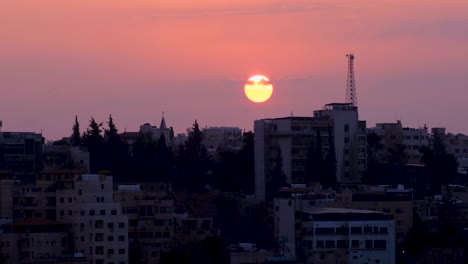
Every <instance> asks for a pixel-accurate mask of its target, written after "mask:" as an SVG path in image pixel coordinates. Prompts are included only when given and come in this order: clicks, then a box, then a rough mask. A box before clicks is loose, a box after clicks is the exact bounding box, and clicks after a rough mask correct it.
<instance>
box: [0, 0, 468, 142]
mask: <svg viewBox="0 0 468 264" xmlns="http://www.w3.org/2000/svg"><path fill="white" fill-rule="evenodd" d="M466 14H468V2H467V1H465V0H461V1H454V0H453V1H443V2H442V1H439V0H437V1H433V0H430V1H419V0H413V1H411V0H405V1H397V0H388V1H387V0H382V1H373V0H369V1H363V0H362V1H349V0H341V1H331V0H322V1H313V0H288V1H284V0H283V1H276V0H257V1H255V0H237V1H230V0H198V1H192V0H158V1H154V0H120V1H118V0H101V1H95V0H68V1H58V0H41V1H35V0H30V1H24V0H3V1H2V2H1V3H0V40H1V41H0V89H1V95H0V120H3V123H4V127H3V131H35V132H40V131H41V129H42V131H43V134H44V135H45V137H46V138H48V139H57V138H59V137H61V136H68V135H69V134H70V133H71V126H72V123H73V119H74V116H75V115H78V117H79V121H80V123H81V126H82V129H84V128H85V127H86V126H87V124H88V120H89V118H90V117H91V116H94V117H95V118H96V119H97V120H102V121H104V120H106V118H107V116H108V115H109V114H112V115H113V117H114V119H115V121H116V123H117V125H118V128H119V129H120V131H123V130H124V129H125V128H126V129H127V131H137V130H138V127H139V125H140V124H143V123H146V122H150V123H152V124H157V125H159V120H160V118H161V112H163V111H164V112H165V116H166V121H167V123H168V125H170V126H174V128H175V130H176V133H180V132H185V129H186V128H187V127H190V126H191V124H192V123H193V121H194V120H195V119H198V121H199V123H200V125H201V126H203V127H204V126H239V127H241V128H245V129H247V130H250V129H252V128H253V121H254V120H255V119H260V118H269V117H281V116H288V115H290V114H291V111H293V113H294V115H297V116H299V115H301V116H306V115H312V111H313V110H315V109H319V108H321V107H322V106H323V105H324V104H326V103H330V102H341V101H344V97H345V88H346V71H347V68H346V67H347V64H346V63H347V61H346V57H345V54H346V53H348V52H350V51H351V52H354V54H355V56H356V59H355V67H356V83H357V90H358V104H359V109H360V112H359V114H360V118H361V119H365V120H367V121H368V126H373V125H374V124H375V123H376V122H394V121H395V120H397V119H400V120H402V122H403V125H405V126H422V125H424V124H427V125H428V126H429V127H433V126H445V127H447V128H448V130H449V131H451V132H462V133H468V127H467V122H466V121H467V120H466V118H465V116H466V115H465V113H467V112H468V92H467V89H468V33H467V32H468V16H467V15H466ZM256 73H264V74H266V75H267V76H268V77H269V78H270V80H271V83H272V84H273V85H274V93H273V96H272V98H271V99H270V100H269V101H267V102H266V103H263V104H254V103H251V102H249V101H248V100H247V99H246V97H245V95H244V94H243V87H244V83H245V81H246V80H247V79H248V77H249V76H250V75H253V74H256Z"/></svg>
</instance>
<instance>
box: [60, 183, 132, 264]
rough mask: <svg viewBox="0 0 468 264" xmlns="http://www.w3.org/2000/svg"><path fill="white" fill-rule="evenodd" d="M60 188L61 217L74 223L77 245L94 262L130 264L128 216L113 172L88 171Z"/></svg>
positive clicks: (73, 232) (74, 235)
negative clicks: (117, 198)
mask: <svg viewBox="0 0 468 264" xmlns="http://www.w3.org/2000/svg"><path fill="white" fill-rule="evenodd" d="M63 187H64V188H61V189H58V190H57V191H56V210H57V212H56V214H57V221H60V222H65V223H70V224H71V227H72V228H71V229H72V230H71V231H72V234H73V237H74V248H75V251H76V252H78V253H82V254H83V255H84V257H85V258H87V259H88V260H89V261H90V262H89V263H92V264H104V263H106V264H107V263H116V264H126V263H128V261H129V258H128V217H127V216H126V215H124V214H123V213H122V206H121V204H120V203H119V202H114V200H113V182H112V176H106V175H97V174H84V175H79V176H77V177H76V178H75V179H74V182H73V184H71V185H64V186H63Z"/></svg>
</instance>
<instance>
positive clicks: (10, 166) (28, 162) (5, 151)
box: [0, 132, 44, 181]
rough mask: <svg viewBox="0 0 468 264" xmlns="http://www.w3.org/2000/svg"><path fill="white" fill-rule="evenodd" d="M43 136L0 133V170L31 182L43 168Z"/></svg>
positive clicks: (25, 133) (27, 133)
mask: <svg viewBox="0 0 468 264" xmlns="http://www.w3.org/2000/svg"><path fill="white" fill-rule="evenodd" d="M43 144H44V138H43V137H42V135H41V134H37V133H32V132H0V170H4V171H13V172H15V174H16V178H17V179H18V180H23V181H31V180H32V179H33V178H34V173H35V172H37V171H39V170H40V168H41V161H42V145H43Z"/></svg>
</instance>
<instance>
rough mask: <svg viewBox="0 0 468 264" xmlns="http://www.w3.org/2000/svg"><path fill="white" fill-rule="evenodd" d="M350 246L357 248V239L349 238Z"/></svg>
mask: <svg viewBox="0 0 468 264" xmlns="http://www.w3.org/2000/svg"><path fill="white" fill-rule="evenodd" d="M351 247H353V248H358V247H359V240H351Z"/></svg>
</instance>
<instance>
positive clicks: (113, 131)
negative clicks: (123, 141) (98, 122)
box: [104, 115, 119, 141]
mask: <svg viewBox="0 0 468 264" xmlns="http://www.w3.org/2000/svg"><path fill="white" fill-rule="evenodd" d="M107 126H108V129H106V130H105V132H104V135H105V138H106V139H107V140H110V141H113V140H115V139H116V138H117V137H118V136H119V134H118V130H117V128H116V126H115V124H114V120H113V119H112V115H109V121H107Z"/></svg>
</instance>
